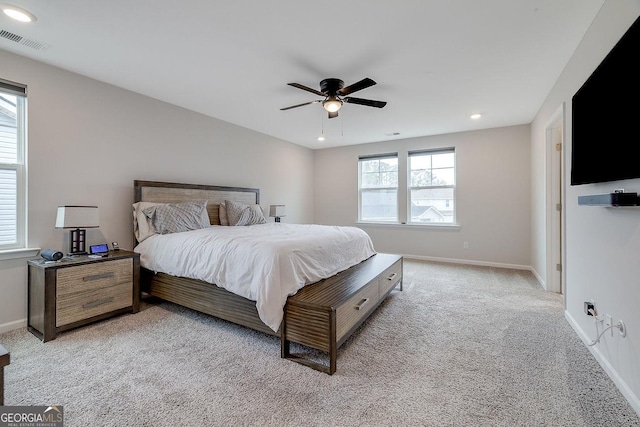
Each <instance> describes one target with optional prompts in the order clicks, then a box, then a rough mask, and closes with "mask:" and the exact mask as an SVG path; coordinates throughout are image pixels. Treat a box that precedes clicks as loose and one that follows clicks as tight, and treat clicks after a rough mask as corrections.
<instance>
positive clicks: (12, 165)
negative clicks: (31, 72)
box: [0, 79, 27, 250]
mask: <svg viewBox="0 0 640 427" xmlns="http://www.w3.org/2000/svg"><path fill="white" fill-rule="evenodd" d="M26 95H27V87H26V86H24V85H21V84H18V83H13V82H9V81H6V80H2V79H0V250H5V249H16V248H24V247H25V244H26V241H25V240H26V237H25V229H26V218H25V191H26V185H25V181H26V174H25V151H26V150H25V145H26V100H27V98H26Z"/></svg>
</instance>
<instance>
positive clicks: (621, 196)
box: [578, 193, 640, 207]
mask: <svg viewBox="0 0 640 427" xmlns="http://www.w3.org/2000/svg"><path fill="white" fill-rule="evenodd" d="M578 204H579V205H580V206H605V207H606V206H610V207H617V206H640V197H638V193H608V194H592V195H590V196H578Z"/></svg>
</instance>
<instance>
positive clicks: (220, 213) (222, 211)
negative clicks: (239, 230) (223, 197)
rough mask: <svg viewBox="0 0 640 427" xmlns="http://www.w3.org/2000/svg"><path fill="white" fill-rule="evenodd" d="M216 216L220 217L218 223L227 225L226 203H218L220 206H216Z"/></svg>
mask: <svg viewBox="0 0 640 427" xmlns="http://www.w3.org/2000/svg"><path fill="white" fill-rule="evenodd" d="M218 218H219V219H220V225H229V220H228V219H227V205H226V204H225V202H222V203H220V207H219V208H218Z"/></svg>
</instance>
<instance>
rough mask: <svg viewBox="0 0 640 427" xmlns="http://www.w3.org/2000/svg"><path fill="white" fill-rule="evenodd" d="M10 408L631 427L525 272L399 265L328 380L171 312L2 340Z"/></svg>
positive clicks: (227, 419)
mask: <svg viewBox="0 0 640 427" xmlns="http://www.w3.org/2000/svg"><path fill="white" fill-rule="evenodd" d="M0 343H2V344H3V345H4V346H5V347H6V348H7V349H8V350H9V351H10V352H11V364H10V365H9V366H7V368H6V371H5V372H6V379H5V383H6V392H5V396H6V397H5V400H6V402H5V403H6V404H7V405H63V406H64V411H65V426H68V427H71V426H242V425H245V426H270V425H273V426H302V425H307V426H315V425H318V426H509V427H511V426H637V425H640V418H639V417H638V415H637V414H636V413H635V412H634V411H633V410H632V408H631V407H630V406H629V404H628V403H627V402H626V401H625V400H624V398H623V397H622V395H621V394H620V393H619V392H618V390H617V389H616V388H615V386H614V385H613V383H612V381H611V380H610V379H609V378H608V377H607V376H606V375H605V373H604V372H603V371H602V369H601V368H600V366H599V365H598V364H597V362H596V361H595V360H594V359H593V357H592V356H591V355H590V353H589V352H588V350H587V349H586V348H585V346H584V344H582V342H581V341H580V340H579V338H578V337H577V336H576V334H575V333H574V332H573V330H572V329H571V328H570V327H569V325H568V324H567V322H566V320H565V319H564V316H563V312H562V299H561V297H560V296H559V295H556V294H552V293H547V292H544V291H543V290H542V289H541V288H540V286H539V285H538V284H537V282H536V281H535V279H534V278H533V276H532V275H531V274H530V273H529V272H525V271H516V270H506V269H496V268H487V267H474V266H463V265H454V264H442V263H430V262H421V261H409V260H405V283H404V291H403V292H396V291H394V292H393V293H392V294H391V296H390V297H389V298H388V299H387V300H386V301H385V302H384V303H383V305H382V306H380V308H379V309H378V311H377V312H376V313H374V315H373V316H372V317H371V318H370V319H369V321H367V322H366V323H365V324H364V325H363V327H361V328H360V329H359V330H358V331H357V332H356V333H355V334H354V336H353V337H352V338H351V339H350V340H349V341H347V342H346V343H345V345H343V346H342V347H341V348H340V350H339V352H338V369H337V372H336V373H335V374H334V375H333V376H329V375H327V374H324V373H320V372H317V371H314V370H312V369H310V368H307V367H304V366H302V365H299V364H297V363H293V362H291V361H288V360H284V359H281V358H280V346H279V340H278V338H276V337H271V336H268V335H265V334H262V333H258V332H254V331H251V330H248V329H246V328H242V327H239V326H235V325H233V324H230V323H227V322H224V321H220V320H217V319H214V318H212V317H209V316H206V315H201V314H198V313H195V312H192V311H190V310H186V309H183V308H180V307H177V306H175V305H172V304H168V303H163V304H159V305H156V304H147V303H144V304H143V310H142V311H141V312H140V313H138V314H135V315H132V314H129V315H124V316H120V317H117V318H114V319H110V320H107V321H103V322H101V323H97V324H94V325H91V326H87V327H84V328H80V329H76V330H74V331H69V332H66V333H63V334H60V335H59V336H58V338H56V339H55V340H53V341H50V342H48V343H46V344H43V343H42V342H40V341H39V340H38V339H37V338H35V337H34V336H32V335H31V334H30V333H29V332H27V331H26V329H20V330H17V331H12V332H9V333H5V334H2V335H0Z"/></svg>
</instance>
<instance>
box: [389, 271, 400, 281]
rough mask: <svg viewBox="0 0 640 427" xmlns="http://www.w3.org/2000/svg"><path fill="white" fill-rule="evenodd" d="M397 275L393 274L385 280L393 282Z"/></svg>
mask: <svg viewBox="0 0 640 427" xmlns="http://www.w3.org/2000/svg"><path fill="white" fill-rule="evenodd" d="M397 275H398V273H393V274H392V275H391V276H389V277H387V280H393V278H394V277H396V276H397Z"/></svg>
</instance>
